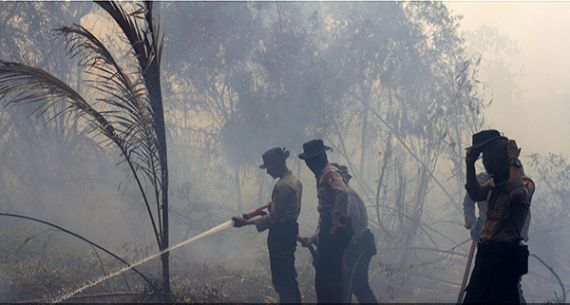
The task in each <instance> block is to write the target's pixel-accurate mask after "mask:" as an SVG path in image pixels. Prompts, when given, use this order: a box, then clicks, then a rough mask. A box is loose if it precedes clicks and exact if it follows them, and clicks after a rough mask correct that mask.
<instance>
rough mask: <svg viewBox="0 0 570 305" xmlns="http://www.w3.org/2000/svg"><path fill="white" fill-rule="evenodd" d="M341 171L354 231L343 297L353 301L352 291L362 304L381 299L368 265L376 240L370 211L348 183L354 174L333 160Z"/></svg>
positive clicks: (345, 261)
mask: <svg viewBox="0 0 570 305" xmlns="http://www.w3.org/2000/svg"><path fill="white" fill-rule="evenodd" d="M333 165H334V166H335V167H336V168H337V169H338V170H339V172H340V174H341V175H342V178H343V180H344V182H345V183H346V185H347V187H348V191H349V195H350V200H349V208H348V215H349V217H350V222H351V224H352V230H353V235H352V238H351V239H350V242H349V243H348V246H347V247H346V250H344V257H343V279H344V298H345V302H346V303H350V301H351V299H352V295H353V294H354V296H356V299H357V300H358V302H359V303H360V304H371V303H372V304H375V303H378V300H377V299H376V296H375V295H374V293H373V292H372V289H370V284H369V282H368V269H369V267H370V260H371V259H372V256H374V255H376V240H375V239H374V235H373V234H372V231H370V229H369V228H368V213H367V211H366V205H365V204H364V201H363V200H362V198H361V197H360V196H359V195H358V193H357V192H356V191H355V190H354V189H352V188H351V187H350V185H349V182H350V179H352V175H350V173H349V172H348V168H347V167H346V166H344V165H338V164H333Z"/></svg>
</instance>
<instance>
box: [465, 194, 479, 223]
mask: <svg viewBox="0 0 570 305" xmlns="http://www.w3.org/2000/svg"><path fill="white" fill-rule="evenodd" d="M463 216H464V218H465V227H466V228H471V227H473V226H474V225H475V222H477V216H475V201H473V199H471V197H469V194H465V198H463Z"/></svg>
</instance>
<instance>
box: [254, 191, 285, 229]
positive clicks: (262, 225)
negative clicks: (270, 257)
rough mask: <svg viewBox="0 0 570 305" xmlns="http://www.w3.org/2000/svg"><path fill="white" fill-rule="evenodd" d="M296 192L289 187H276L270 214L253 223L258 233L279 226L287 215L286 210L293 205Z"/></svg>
mask: <svg viewBox="0 0 570 305" xmlns="http://www.w3.org/2000/svg"><path fill="white" fill-rule="evenodd" d="M294 195H295V194H294V191H293V189H291V188H290V187H289V186H287V185H285V184H283V185H276V186H275V189H274V190H273V201H272V202H271V211H270V212H269V214H267V215H265V216H263V217H261V218H258V219H256V220H254V221H253V223H254V224H255V227H256V228H257V231H259V232H262V231H265V230H267V229H269V228H270V227H272V226H274V225H276V224H278V223H279V222H280V221H281V219H282V218H283V216H285V214H286V210H287V208H288V207H289V205H290V204H291V203H292V200H291V199H292V198H293V197H292V196H294Z"/></svg>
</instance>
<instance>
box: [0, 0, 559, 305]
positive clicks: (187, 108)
mask: <svg viewBox="0 0 570 305" xmlns="http://www.w3.org/2000/svg"><path fill="white" fill-rule="evenodd" d="M0 8H1V9H0V103H1V104H2V105H3V107H2V108H0V141H1V142H2V144H1V145H0V160H1V161H0V169H1V170H0V203H1V208H0V217H2V221H1V223H0V240H2V242H1V243H0V301H2V302H16V301H30V300H43V301H45V300H49V299H50V298H53V297H57V296H59V295H60V294H61V293H64V292H68V291H69V290H73V289H74V288H78V287H79V286H81V285H82V284H83V283H85V282H87V281H89V280H93V279H95V278H98V277H101V276H103V275H105V274H108V273H110V272H113V271H114V270H117V269H119V268H122V267H123V266H125V264H128V263H132V262H135V261H137V260H140V259H142V258H145V257H146V256H148V255H151V254H154V253H157V252H158V251H160V250H164V249H167V248H168V247H169V246H171V245H172V244H174V243H177V242H180V241H183V240H186V239H188V238H190V237H192V236H194V235H196V234H198V233H200V232H202V231H204V230H207V229H209V228H211V227H213V226H215V225H217V224H220V223H223V222H225V221H227V220H229V219H230V217H231V216H234V215H239V214H240V213H243V212H245V211H246V210H249V209H252V208H255V207H258V206H261V205H264V204H265V202H266V201H267V200H268V198H269V195H270V194H269V193H270V191H271V185H272V181H270V179H269V178H268V177H267V176H266V175H265V174H264V172H263V171H260V170H259V169H258V166H257V165H258V162H259V160H260V157H259V156H260V154H261V153H262V152H263V151H265V150H266V149H267V148H269V147H272V146H277V145H279V146H285V147H287V148H288V149H290V150H291V151H292V152H297V151H299V150H300V146H301V143H303V142H304V141H306V140H307V139H308V138H314V137H321V138H323V139H325V140H326V141H327V143H330V144H331V146H332V147H333V148H334V152H333V153H332V154H331V158H333V159H334V161H336V162H338V163H341V164H346V165H347V166H348V168H349V170H350V172H351V174H352V176H353V177H354V178H353V182H351V184H352V186H353V187H354V188H355V189H357V190H358V192H359V193H360V194H361V196H362V197H363V199H364V200H365V201H366V203H367V206H368V214H369V218H370V219H369V222H370V225H371V228H372V230H373V231H374V235H375V236H376V239H377V244H378V255H377V256H375V257H374V258H373V261H372V264H371V267H370V268H371V270H370V277H371V280H370V281H371V286H372V289H373V290H374V291H375V292H376V294H377V295H378V296H379V298H380V300H381V301H382V302H391V301H418V302H425V301H430V302H452V301H453V300H455V298H456V294H457V292H458V289H459V284H460V281H461V277H462V272H463V269H464V267H465V260H466V258H465V257H466V252H467V251H468V248H469V243H468V238H469V235H468V232H467V231H466V230H465V229H464V228H463V224H462V211H461V201H462V198H463V196H464V187H463V185H464V176H465V175H464V161H463V157H464V148H465V147H466V146H468V144H469V141H470V136H471V134H472V133H474V132H475V131H477V130H480V129H481V128H482V127H484V126H485V122H484V116H483V113H484V112H483V110H484V109H485V107H486V105H488V97H486V95H485V94H484V92H485V91H484V80H481V79H480V77H479V72H480V71H479V69H480V63H481V60H482V59H481V57H480V56H478V54H473V53H472V52H470V51H469V50H467V49H466V46H465V41H464V39H463V37H462V36H461V35H460V34H459V31H458V27H459V25H460V18H459V17H458V16H456V15H454V14H453V13H452V12H450V11H449V10H448V9H447V7H446V6H445V4H443V3H441V2H434V3H431V2H411V3H407V2H406V3H404V2H380V3H358V4H355V3H349V2H330V3H322V2H293V3H284V2H275V3H266V2H254V3H246V2H237V3H236V2H228V3H226V2H224V3H209V2H190V3H176V2H161V3H151V2H145V3H115V2H97V3H95V4H93V3H83V2H78V3H76V2H72V3H47V2H38V3H35V2H34V3H20V2H9V3H1V4H0ZM4 106H6V107H4ZM167 147H168V150H167ZM525 153H526V155H525V156H524V158H523V163H524V164H525V169H526V172H527V174H529V175H530V176H531V177H533V179H534V181H535V182H536V185H537V190H538V191H537V193H536V194H535V196H534V199H533V204H536V205H541V206H542V207H543V208H541V209H540V210H539V211H538V210H537V211H533V214H532V224H531V232H530V235H531V243H530V245H531V246H530V249H531V253H533V254H534V255H535V256H534V257H535V258H536V261H533V259H532V258H531V266H530V273H529V275H527V276H526V277H525V280H524V287H525V296H526V297H527V301H528V300H534V301H541V302H542V301H552V302H564V301H566V291H565V290H566V289H568V287H567V285H566V284H567V279H568V276H569V274H570V269H569V265H568V261H567V259H566V255H564V254H565V253H568V251H569V250H570V249H568V247H569V245H568V244H567V243H560V242H553V241H560V240H565V236H566V235H567V233H568V228H570V227H569V226H568V219H569V218H568V213H569V211H570V210H569V209H570V208H569V207H568V205H567V202H566V201H567V200H566V198H568V196H570V194H569V191H570V185H569V183H570V182H569V181H570V164H569V163H568V160H567V159H566V158H565V157H564V156H561V155H554V154H550V155H540V154H533V153H532V152H528V151H525ZM293 155H294V154H293ZM288 162H289V167H290V168H291V169H292V170H293V171H295V172H296V173H297V174H298V176H300V177H301V179H302V181H303V184H304V185H305V187H304V189H305V191H304V195H303V209H302V212H301V217H300V225H301V226H300V230H301V231H302V232H305V233H307V232H312V231H314V224H315V222H316V218H317V216H316V211H315V210H316V195H315V191H314V187H313V186H314V178H313V177H312V176H311V175H310V173H309V172H308V171H306V170H304V169H303V170H302V166H301V164H300V162H299V160H297V158H290V159H289V161H288ZM173 241H174V242H173ZM296 264H297V272H298V273H299V283H300V288H301V294H302V297H303V300H304V301H308V302H310V301H314V292H313V276H314V271H313V267H312V265H311V259H310V255H309V253H308V252H307V251H306V249H303V248H301V247H298V249H297V262H296ZM165 299H166V300H171V301H172V300H174V301H181V302H220V301H226V302H230V301H239V302H275V301H276V295H275V292H274V291H273V289H272V286H271V280H270V276H269V268H268V259H267V253H266V247H265V234H255V233H254V232H253V230H241V231H237V230H227V231H224V232H221V233H219V234H217V235H213V236H210V237H208V238H207V239H204V240H201V241H200V242H196V243H194V244H192V245H191V246H188V247H185V248H181V249H178V250H176V251H175V252H172V253H170V254H165V255H163V256H161V258H160V259H156V260H153V261H151V262H149V263H146V264H144V265H142V266H139V267H137V268H136V269H135V270H132V271H129V272H126V273H124V274H122V275H120V276H118V277H115V278H113V279H111V280H109V281H106V282H104V283H102V284H100V285H97V286H95V287H93V288H90V289H88V290H87V291H85V292H83V293H82V295H78V296H75V297H74V299H73V300H76V301H93V300H106V301H109V302H125V301H141V302H142V301H154V300H165Z"/></svg>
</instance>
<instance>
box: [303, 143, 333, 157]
mask: <svg viewBox="0 0 570 305" xmlns="http://www.w3.org/2000/svg"><path fill="white" fill-rule="evenodd" d="M328 150H332V148H330V147H328V146H326V145H325V144H324V143H323V140H321V139H315V140H311V141H309V142H305V143H303V152H302V153H300V154H299V158H300V159H303V160H305V159H311V158H314V157H316V156H318V155H321V154H323V153H325V152H326V151H328Z"/></svg>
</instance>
